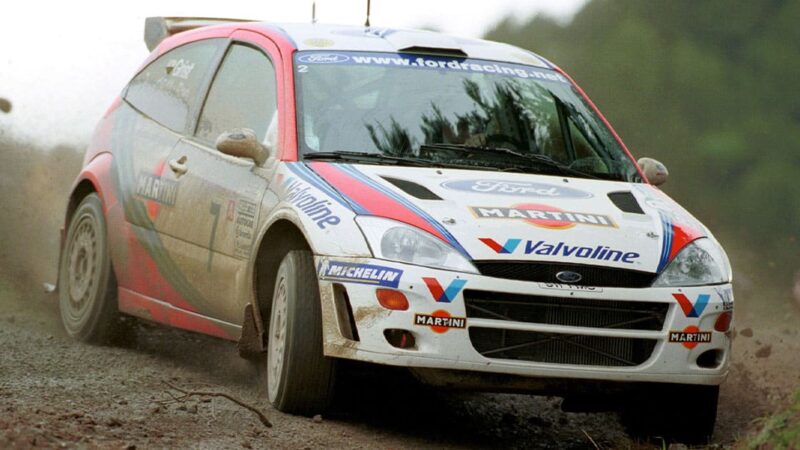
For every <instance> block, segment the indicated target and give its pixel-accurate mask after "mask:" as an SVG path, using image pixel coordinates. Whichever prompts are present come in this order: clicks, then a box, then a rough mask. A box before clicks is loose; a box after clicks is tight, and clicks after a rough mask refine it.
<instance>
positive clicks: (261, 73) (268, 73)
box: [196, 44, 278, 146]
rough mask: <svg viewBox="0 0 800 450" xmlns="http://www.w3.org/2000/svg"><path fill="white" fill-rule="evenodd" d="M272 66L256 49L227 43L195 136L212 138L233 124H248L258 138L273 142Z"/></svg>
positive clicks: (210, 140) (275, 131) (230, 127)
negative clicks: (228, 45)
mask: <svg viewBox="0 0 800 450" xmlns="http://www.w3.org/2000/svg"><path fill="white" fill-rule="evenodd" d="M276 94H277V92H276V87H275V68H274V66H273V65H272V62H271V61H270V60H269V58H268V57H267V56H266V55H265V54H264V53H262V52H261V51H259V50H256V49H254V48H252V47H248V46H246V45H241V44H234V45H232V46H231V48H230V50H229V51H228V53H227V55H226V56H225V60H224V61H223V63H222V66H221V67H220V69H219V71H218V72H217V75H216V77H215V78H214V82H213V83H212V85H211V89H210V90H209V92H208V98H207V99H206V103H205V106H203V112H202V113H201V114H200V120H199V122H198V124H197V133H196V136H197V137H198V138H200V139H202V140H204V141H208V142H214V141H215V140H216V139H217V137H218V136H219V135H220V134H222V133H224V132H226V131H230V130H231V129H233V128H250V129H252V130H253V131H255V132H256V136H258V139H259V141H261V142H266V143H268V144H271V145H273V146H274V145H275V142H274V140H275V138H276V136H277V128H278V124H277V119H278V118H277V109H278V102H277V99H276Z"/></svg>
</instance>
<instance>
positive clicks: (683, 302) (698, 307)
mask: <svg viewBox="0 0 800 450" xmlns="http://www.w3.org/2000/svg"><path fill="white" fill-rule="evenodd" d="M672 296H673V297H674V298H675V300H677V301H678V304H679V305H680V306H681V309H682V310H683V313H684V314H685V315H686V317H700V315H701V314H703V311H704V310H705V309H706V306H708V300H709V299H710V298H711V296H710V295H708V294H700V295H698V296H697V300H695V301H694V302H692V301H691V300H689V297H687V296H686V295H684V294H672Z"/></svg>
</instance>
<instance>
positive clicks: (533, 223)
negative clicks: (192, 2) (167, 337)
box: [58, 18, 733, 441]
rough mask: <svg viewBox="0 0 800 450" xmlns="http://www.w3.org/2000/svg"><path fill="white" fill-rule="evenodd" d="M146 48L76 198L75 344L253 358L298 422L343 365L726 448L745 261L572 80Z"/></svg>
mask: <svg viewBox="0 0 800 450" xmlns="http://www.w3.org/2000/svg"><path fill="white" fill-rule="evenodd" d="M145 40H146V42H147V43H148V46H149V47H150V48H151V50H153V52H152V53H151V55H150V56H149V57H148V59H147V60H146V61H145V63H144V64H143V65H142V68H141V69H140V70H139V71H138V72H137V74H136V75H135V76H134V77H133V78H132V80H131V81H130V83H129V84H128V85H127V86H126V87H125V89H124V91H123V92H122V94H121V95H120V97H119V98H118V99H117V100H116V101H115V102H114V103H113V105H112V106H111V108H110V109H109V110H108V112H107V113H106V114H105V116H104V117H103V119H102V120H101V122H100V124H99V125H98V127H97V130H96V132H95V135H94V138H93V141H92V143H91V145H90V147H89V149H88V150H87V152H86V156H85V159H84V167H83V170H82V171H81V173H80V175H79V176H78V178H77V180H76V181H75V184H74V188H73V189H72V191H71V193H70V197H69V203H68V208H67V215H66V221H65V229H64V233H63V245H62V251H61V258H60V263H59V280H58V292H59V304H60V309H61V314H62V318H63V322H64V326H65V328H66V330H67V331H68V333H69V334H70V335H72V336H74V337H75V338H77V339H80V340H85V341H90V342H103V341H108V340H110V339H114V338H115V337H116V336H118V335H120V334H121V333H125V332H126V330H127V328H128V327H129V321H128V320H127V318H126V317H127V316H135V317H139V318H143V319H147V320H150V321H155V322H160V323H163V324H167V325H170V326H174V327H178V328H183V329H187V330H193V331H197V332H201V333H205V334H209V335H213V336H217V337H221V338H224V339H229V340H233V341H238V343H239V350H240V353H241V354H242V355H243V356H245V357H250V358H259V357H264V358H265V360H266V366H267V368H268V370H267V377H266V378H267V379H266V381H265V382H266V384H267V387H268V389H267V391H268V397H269V400H270V402H271V403H272V404H273V405H274V406H275V407H276V408H278V409H280V410H283V411H287V412H292V413H316V412H318V411H320V410H322V409H323V408H325V407H326V406H327V405H328V404H329V402H330V400H331V398H332V395H333V392H334V386H335V383H334V380H335V377H334V374H335V372H336V369H337V364H336V362H337V361H340V360H342V359H349V360H358V361H365V362H371V363H377V364H384V365H392V366H402V367H407V368H410V370H411V371H412V372H413V373H414V374H415V375H416V376H417V377H418V378H419V379H420V380H422V381H424V382H426V383H430V384H433V385H438V386H443V387H456V388H459V387H460V388H469V389H486V390H495V391H515V392H531V393H538V394H551V395H559V396H562V397H564V398H565V400H564V404H563V408H564V409H573V410H595V409H603V408H618V409H620V410H623V411H624V412H625V413H626V415H625V416H624V417H626V418H627V420H628V424H629V425H631V427H632V429H634V428H636V429H639V430H645V431H647V432H648V433H660V434H659V435H662V436H663V435H671V436H677V437H681V438H685V439H690V440H696V441H702V440H703V439H705V438H707V437H708V436H710V434H711V432H712V431H713V427H714V421H715V416H716V409H717V397H718V386H719V384H721V383H722V382H723V380H724V378H725V376H726V374H727V371H728V366H729V356H730V343H731V340H730V330H731V322H732V310H733V295H732V289H731V284H730V283H731V269H730V266H729V263H728V259H727V257H726V255H725V253H724V251H723V250H722V248H721V247H720V245H719V244H718V243H717V241H716V240H715V239H714V237H713V236H712V235H711V233H710V232H709V231H708V230H707V229H706V228H705V227H704V226H703V225H702V224H701V223H700V222H698V221H697V220H696V219H695V218H694V217H692V216H691V215H690V214H689V213H688V212H686V211H685V210H684V209H683V208H681V207H680V206H679V205H678V204H677V203H675V202H674V201H672V200H671V199H670V198H669V197H668V196H667V195H665V194H664V193H663V192H661V191H660V190H659V189H657V188H656V187H654V185H655V184H660V183H663V182H664V181H665V179H666V169H665V168H664V167H663V165H661V164H660V163H658V162H657V161H655V160H652V159H648V158H643V159H642V160H640V164H637V162H636V161H634V160H633V158H632V157H631V155H630V154H629V152H628V151H627V149H626V148H625V146H624V144H623V143H622V141H621V140H620V139H619V138H618V136H617V135H616V134H615V133H614V131H613V130H612V129H611V127H610V125H608V123H607V122H606V121H605V119H604V118H603V117H602V115H601V114H600V113H599V111H598V110H597V109H596V108H595V107H594V105H593V104H592V103H591V101H590V100H589V99H588V98H587V97H586V96H585V94H584V93H583V91H581V89H580V88H579V87H578V86H577V85H576V84H575V83H574V82H573V81H572V80H571V79H570V78H569V77H568V76H567V75H566V74H565V73H564V72H563V71H562V70H561V69H559V68H558V67H556V66H555V65H553V64H552V63H551V62H549V61H547V60H546V59H544V58H542V57H540V56H538V55H536V54H533V53H530V52H528V51H526V50H523V49H520V48H516V47H512V46H509V45H505V44H500V43H493V42H487V41H480V40H471V39H461V38H454V37H449V36H445V35H441V34H437V33H430V32H422V31H401V30H393V29H385V28H375V27H344V26H328V25H320V24H309V25H288V24H287V25H277V24H268V23H257V22H245V21H241V22H239V21H226V20H223V19H190V18H150V19H148V21H147V23H146V32H145Z"/></svg>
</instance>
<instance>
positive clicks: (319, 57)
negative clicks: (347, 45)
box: [297, 53, 350, 64]
mask: <svg viewBox="0 0 800 450" xmlns="http://www.w3.org/2000/svg"><path fill="white" fill-rule="evenodd" d="M297 60H298V61H300V62H302V63H306V64H341V63H344V62H347V61H350V57H349V56H347V55H343V54H341V53H312V54H309V55H301V56H298V57H297Z"/></svg>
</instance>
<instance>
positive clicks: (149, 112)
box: [125, 39, 221, 132]
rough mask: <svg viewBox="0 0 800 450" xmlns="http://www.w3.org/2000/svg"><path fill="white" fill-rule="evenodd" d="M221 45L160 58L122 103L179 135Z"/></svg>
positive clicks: (201, 45) (189, 47)
mask: <svg viewBox="0 0 800 450" xmlns="http://www.w3.org/2000/svg"><path fill="white" fill-rule="evenodd" d="M220 41H221V40H220V39H209V40H205V41H199V42H194V43H191V44H186V45H184V46H181V47H178V48H176V49H174V50H171V51H169V52H167V53H165V54H163V55H161V56H160V57H158V59H156V60H155V61H153V62H152V63H151V64H150V65H149V66H147V67H146V68H145V69H144V70H143V71H141V72H140V73H139V74H138V75H136V77H135V78H134V79H133V81H131V83H130V84H129V85H128V91H127V93H126V94H125V99H126V100H127V101H128V102H129V103H130V104H131V105H133V106H134V107H135V108H136V109H138V110H139V111H141V112H142V113H143V114H145V115H146V116H148V117H150V118H151V119H153V120H155V121H156V122H159V123H161V124H162V125H164V126H165V127H167V128H170V129H172V130H173V131H178V132H182V131H183V130H185V129H186V125H187V123H188V122H189V120H190V114H191V112H192V107H193V105H194V104H195V101H196V100H197V98H198V94H199V90H200V89H202V87H203V82H204V81H205V79H206V75H207V74H208V70H209V67H210V66H211V64H212V63H213V59H214V54H215V53H216V51H217V48H218V46H219V43H220Z"/></svg>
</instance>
